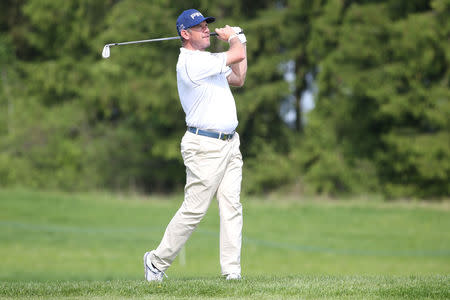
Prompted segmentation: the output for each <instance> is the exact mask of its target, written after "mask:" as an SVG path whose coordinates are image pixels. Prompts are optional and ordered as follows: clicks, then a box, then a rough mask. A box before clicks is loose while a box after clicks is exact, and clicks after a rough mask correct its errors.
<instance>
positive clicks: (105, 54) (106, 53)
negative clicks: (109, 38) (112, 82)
mask: <svg viewBox="0 0 450 300" xmlns="http://www.w3.org/2000/svg"><path fill="white" fill-rule="evenodd" d="M110 55H111V53H110V50H109V45H105V47H103V51H102V56H103V58H108V57H109V56H110Z"/></svg>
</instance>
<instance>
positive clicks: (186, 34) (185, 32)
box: [180, 29, 189, 40]
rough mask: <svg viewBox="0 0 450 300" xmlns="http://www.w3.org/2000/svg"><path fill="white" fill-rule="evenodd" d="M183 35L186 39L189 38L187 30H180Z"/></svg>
mask: <svg viewBox="0 0 450 300" xmlns="http://www.w3.org/2000/svg"><path fill="white" fill-rule="evenodd" d="M180 34H181V37H182V38H183V39H185V40H189V34H188V32H187V30H185V29H183V30H181V31H180Z"/></svg>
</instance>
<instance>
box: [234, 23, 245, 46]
mask: <svg viewBox="0 0 450 300" xmlns="http://www.w3.org/2000/svg"><path fill="white" fill-rule="evenodd" d="M231 28H233V30H234V32H235V33H236V34H237V35H238V38H239V40H240V41H241V43H242V44H244V43H246V42H247V38H246V37H245V34H243V33H240V32H242V28H241V27H231Z"/></svg>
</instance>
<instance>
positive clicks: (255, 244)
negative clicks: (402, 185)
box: [0, 190, 450, 299]
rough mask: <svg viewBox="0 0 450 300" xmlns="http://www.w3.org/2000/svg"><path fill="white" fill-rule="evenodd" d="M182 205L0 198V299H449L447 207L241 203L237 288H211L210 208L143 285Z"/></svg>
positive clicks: (36, 195) (213, 211)
mask: <svg viewBox="0 0 450 300" xmlns="http://www.w3.org/2000/svg"><path fill="white" fill-rule="evenodd" d="M181 201H182V197H181V196H178V197H171V198H164V197H160V198H159V197H149V198H144V197H133V196H114V195H112V194H100V193H99V194H88V195H83V194H74V195H70V194H64V193H49V192H30V191H24V190H0V257H1V263H0V298H2V297H3V298H8V297H12V298H54V299H58V298H61V297H69V298H70V299H77V298H83V299H84V298H92V299H112V298H136V299H137V298H139V299H146V298H147V299H150V298H157V299H161V298H194V299H195V298H234V299H236V298H242V299H255V298H266V299H267V298H274V299H277V298H313V299H317V298H331V299H346V298H354V299H361V298H365V299H388V298H392V299H398V298H430V299H431V298H433V299H448V298H450V230H449V228H450V209H449V206H448V203H443V204H442V203H441V204H420V203H411V204H404V203H383V202H380V201H375V200H372V201H370V200H366V201H360V202H356V201H348V200H345V199H344V200H342V201H334V202H333V201H307V200H303V201H297V202H294V201H287V200H284V199H278V201H274V200H271V201H266V200H265V201H262V200H260V199H247V198H244V199H242V202H243V206H244V233H243V235H244V236H243V249H242V267H243V276H244V279H243V280H242V281H240V282H226V281H225V280H224V279H223V278H221V276H220V266H219V247H218V245H219V239H218V230H219V219H218V212H217V204H216V202H215V200H214V201H213V203H212V204H211V207H210V210H209V211H208V214H207V216H206V217H205V219H204V220H203V221H202V223H201V224H200V225H199V228H198V229H197V231H195V232H194V234H193V235H192V237H191V239H190V240H189V241H188V243H187V245H186V248H185V249H184V251H183V252H182V255H180V257H179V258H178V259H177V260H176V261H175V263H174V264H173V266H172V267H171V268H170V269H169V270H168V272H167V275H168V276H169V278H166V279H165V281H164V282H163V283H156V284H148V283H147V282H145V281H144V274H143V266H142V255H143V254H144V252H145V251H148V250H150V249H153V248H154V247H156V246H157V245H158V243H159V240H160V239H161V237H162V234H163V233H164V229H165V226H166V225H167V223H168V222H169V221H170V218H171V217H172V216H173V214H174V213H175V211H176V210H177V209H178V207H179V205H180V204H181Z"/></svg>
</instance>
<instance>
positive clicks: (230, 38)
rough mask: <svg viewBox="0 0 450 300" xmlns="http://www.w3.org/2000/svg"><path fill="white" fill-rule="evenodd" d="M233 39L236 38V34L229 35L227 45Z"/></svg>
mask: <svg viewBox="0 0 450 300" xmlns="http://www.w3.org/2000/svg"><path fill="white" fill-rule="evenodd" d="M235 37H238V36H237V34H236V33H233V34H232V35H230V37H229V38H228V43H229V42H230V41H231V40H232V39H234V38H235Z"/></svg>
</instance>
